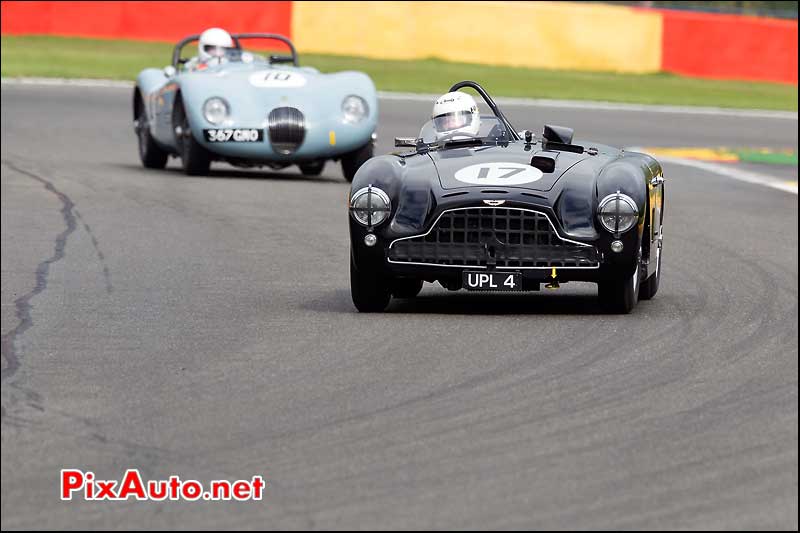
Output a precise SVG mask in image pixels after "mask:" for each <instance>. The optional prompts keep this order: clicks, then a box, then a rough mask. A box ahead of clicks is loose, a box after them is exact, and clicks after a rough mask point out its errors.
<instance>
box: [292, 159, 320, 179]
mask: <svg viewBox="0 0 800 533" xmlns="http://www.w3.org/2000/svg"><path fill="white" fill-rule="evenodd" d="M298 166H299V167H300V172H302V173H303V176H319V175H320V174H322V170H323V169H324V168H325V161H312V162H310V163H302V164H300V165H298Z"/></svg>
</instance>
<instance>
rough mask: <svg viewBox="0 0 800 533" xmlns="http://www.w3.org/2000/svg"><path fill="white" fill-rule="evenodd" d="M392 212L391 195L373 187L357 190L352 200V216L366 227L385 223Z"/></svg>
mask: <svg viewBox="0 0 800 533" xmlns="http://www.w3.org/2000/svg"><path fill="white" fill-rule="evenodd" d="M391 210H392V203H391V202H390V201H389V195H387V194H386V193H385V192H383V191H382V190H380V189H378V188H377V187H373V186H371V185H370V186H369V187H364V188H363V189H359V190H357V191H356V192H355V194H353V196H352V198H350V214H352V215H353V218H354V219H356V222H358V223H359V224H362V225H364V226H370V227H371V226H377V225H378V224H381V223H383V222H385V221H386V219H388V218H389V213H390V212H391Z"/></svg>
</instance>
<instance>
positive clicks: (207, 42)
mask: <svg viewBox="0 0 800 533" xmlns="http://www.w3.org/2000/svg"><path fill="white" fill-rule="evenodd" d="M197 48H198V50H199V52H200V55H199V56H198V57H199V58H200V61H208V60H209V59H211V58H214V57H217V58H221V57H224V56H225V50H227V49H230V48H233V38H232V37H231V34H230V33H228V32H226V31H225V30H223V29H222V28H209V29H207V30H206V31H204V32H203V33H202V34H201V35H200V40H199V42H198V43H197Z"/></svg>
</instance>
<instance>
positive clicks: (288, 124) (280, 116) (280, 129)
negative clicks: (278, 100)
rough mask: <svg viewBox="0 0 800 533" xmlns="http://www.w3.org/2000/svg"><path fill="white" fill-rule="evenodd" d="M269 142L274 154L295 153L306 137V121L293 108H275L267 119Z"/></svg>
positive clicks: (298, 111) (297, 110)
mask: <svg viewBox="0 0 800 533" xmlns="http://www.w3.org/2000/svg"><path fill="white" fill-rule="evenodd" d="M267 123H268V132H269V142H270V143H271V144H272V147H273V148H274V149H275V151H276V152H278V153H281V154H284V155H289V154H291V153H293V152H295V151H296V150H297V149H298V148H299V147H300V145H301V144H303V140H304V139H305V137H306V119H305V116H303V113H302V112H300V110H299V109H296V108H294V107H276V108H275V109H273V110H272V111H270V113H269V116H268V117H267Z"/></svg>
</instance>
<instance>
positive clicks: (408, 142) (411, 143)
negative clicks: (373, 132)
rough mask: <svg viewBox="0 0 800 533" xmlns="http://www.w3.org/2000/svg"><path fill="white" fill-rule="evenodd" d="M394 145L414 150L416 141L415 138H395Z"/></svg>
mask: <svg viewBox="0 0 800 533" xmlns="http://www.w3.org/2000/svg"><path fill="white" fill-rule="evenodd" d="M394 145H395V147H398V146H408V147H410V148H416V146H417V139H416V138H415V137H395V138H394Z"/></svg>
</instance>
